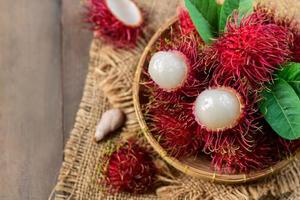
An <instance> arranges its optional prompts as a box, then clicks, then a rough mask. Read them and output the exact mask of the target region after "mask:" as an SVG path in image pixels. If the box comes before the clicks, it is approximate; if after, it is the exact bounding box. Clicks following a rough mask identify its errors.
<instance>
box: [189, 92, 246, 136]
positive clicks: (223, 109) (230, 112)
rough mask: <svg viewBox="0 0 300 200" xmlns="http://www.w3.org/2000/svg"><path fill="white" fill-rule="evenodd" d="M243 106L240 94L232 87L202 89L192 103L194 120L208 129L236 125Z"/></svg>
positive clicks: (222, 128)
mask: <svg viewBox="0 0 300 200" xmlns="http://www.w3.org/2000/svg"><path fill="white" fill-rule="evenodd" d="M242 109H243V106H242V104H241V98H240V95H239V94H238V93H237V92H236V91H235V90H234V89H232V88H228V87H219V88H212V89H207V90H204V91H203V92H202V93H200V95H199V96H198V97H197V99H196V101H195V105H194V115H195V118H196V121H197V122H198V123H199V124H200V125H201V126H204V127H205V128H206V129H207V130H209V131H220V130H225V129H229V128H232V127H234V126H235V125H237V123H238V121H239V119H240V117H241V115H242Z"/></svg>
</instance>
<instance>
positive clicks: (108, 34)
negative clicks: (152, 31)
mask: <svg viewBox="0 0 300 200" xmlns="http://www.w3.org/2000/svg"><path fill="white" fill-rule="evenodd" d="M85 21H86V22H87V23H90V24H91V29H92V30H93V31H94V32H95V35H96V36H97V37H102V38H103V39H104V40H105V41H107V42H111V43H113V44H115V45H116V46H118V47H125V46H133V45H135V44H136V42H137V39H138V37H139V36H140V35H141V32H142V31H141V27H142V25H143V22H144V19H143V15H142V12H141V10H140V9H139V8H138V7H137V5H136V4H135V3H134V2H133V1H132V0H88V3H87V14H86V19H85Z"/></svg>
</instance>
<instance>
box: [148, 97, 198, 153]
mask: <svg viewBox="0 0 300 200" xmlns="http://www.w3.org/2000/svg"><path fill="white" fill-rule="evenodd" d="M186 106H187V105H185V104H184V103H182V104H181V105H180V103H179V104H177V105H172V104H168V105H163V104H160V103H158V102H152V103H151V104H150V108H149V115H148V116H147V118H148V124H149V128H150V131H151V133H152V134H153V135H154V136H155V137H156V139H157V141H158V142H159V143H160V145H161V146H162V147H163V148H164V149H165V150H166V151H167V152H168V153H169V154H170V155H171V156H173V157H176V158H181V157H184V156H191V155H194V156H195V155H197V152H199V150H200V149H201V147H202V140H201V136H200V135H197V132H196V131H195V128H196V126H195V125H196V123H194V121H193V120H192V119H189V115H187V114H185V113H184V112H185V107H186Z"/></svg>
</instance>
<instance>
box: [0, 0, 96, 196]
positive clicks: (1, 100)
mask: <svg viewBox="0 0 300 200" xmlns="http://www.w3.org/2000/svg"><path fill="white" fill-rule="evenodd" d="M82 11H83V10H82V7H81V5H80V2H79V0H42V1H41V0H0V27H1V28H0V69H1V72H0V134H1V135H0V136H1V137H0V152H1V153H0V183H1V184H0V199H1V200H19V199H22V200H42V199H48V196H49V194H50V192H51V190H52V189H53V187H54V185H55V183H56V178H57V175H58V172H59V168H60V165H61V163H62V159H63V147H64V143H65V142H66V140H67V138H68V134H69V132H70V129H71V128H72V126H73V123H74V117H75V114H76V111H77V108H78V105H79V102H80V98H81V95H82V89H83V86H84V80H85V76H86V73H87V65H88V51H89V45H90V42H91V33H90V32H89V31H88V30H85V29H84V28H83V27H82V23H81V21H80V20H81V18H82V15H81V14H82Z"/></svg>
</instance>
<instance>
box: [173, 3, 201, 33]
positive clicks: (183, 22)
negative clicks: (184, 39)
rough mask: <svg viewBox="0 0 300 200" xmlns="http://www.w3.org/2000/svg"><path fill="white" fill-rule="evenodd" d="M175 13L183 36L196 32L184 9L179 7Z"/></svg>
mask: <svg viewBox="0 0 300 200" xmlns="http://www.w3.org/2000/svg"><path fill="white" fill-rule="evenodd" d="M177 13H178V18H179V23H180V28H181V33H182V34H183V35H188V34H190V33H192V32H196V27H195V25H194V23H193V21H192V19H191V17H190V14H189V12H188V11H187V10H186V9H184V8H181V7H179V8H178V9H177Z"/></svg>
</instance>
